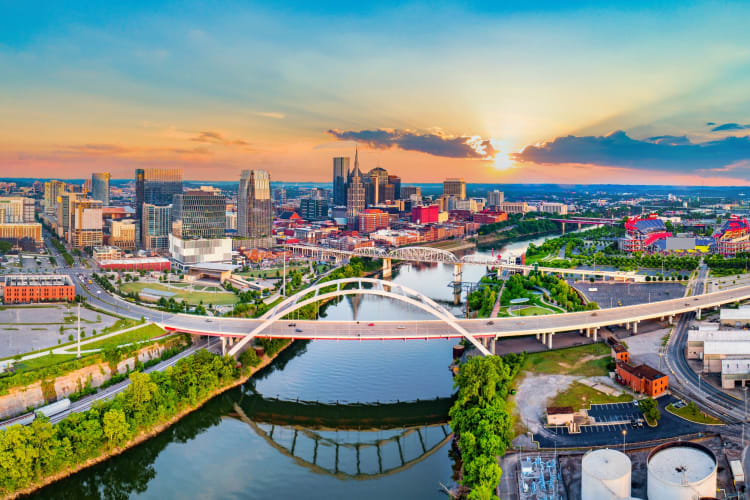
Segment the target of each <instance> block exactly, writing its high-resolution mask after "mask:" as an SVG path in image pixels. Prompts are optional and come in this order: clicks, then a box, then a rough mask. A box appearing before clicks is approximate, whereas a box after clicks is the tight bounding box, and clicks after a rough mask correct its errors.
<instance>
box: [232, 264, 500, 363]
mask: <svg viewBox="0 0 750 500" xmlns="http://www.w3.org/2000/svg"><path fill="white" fill-rule="evenodd" d="M352 285H354V287H352ZM346 295H376V296H380V297H386V298H389V299H394V300H398V301H401V302H404V303H406V304H409V305H412V306H414V307H417V308H419V309H422V310H423V311H426V312H428V313H429V314H431V315H432V316H434V317H435V318H436V319H438V320H440V321H442V322H443V323H445V324H446V325H447V326H449V327H450V328H452V329H453V330H455V331H456V332H458V333H459V334H460V335H461V336H462V337H464V338H466V339H467V340H468V341H469V342H471V343H472V344H474V346H475V347H476V348H477V349H478V350H479V352H481V353H482V354H484V355H489V354H491V353H490V351H489V350H488V349H487V348H486V347H485V346H484V345H483V344H482V342H480V341H479V340H477V339H476V338H474V336H473V335H471V334H470V333H469V332H468V331H466V329H464V327H462V326H461V325H459V324H458V322H457V321H456V317H455V316H453V314H451V312H450V311H448V310H446V309H445V308H444V307H443V306H441V305H440V304H438V303H437V302H435V301H434V300H432V299H431V298H429V297H427V296H425V295H423V294H422V293H420V292H417V291H416V290H412V289H411V288H408V287H406V286H403V285H400V284H395V283H390V282H388V281H383V280H379V279H373V278H344V279H340V280H333V281H326V282H323V283H318V284H316V285H313V286H312V287H310V288H306V289H304V290H302V291H300V292H297V293H296V294H294V295H292V296H290V297H288V298H286V299H284V300H283V301H281V302H280V303H279V304H277V305H276V306H275V307H274V308H272V309H271V310H269V311H268V312H266V313H265V314H264V315H263V316H261V318H260V319H261V323H260V324H259V325H257V326H256V327H255V328H254V329H253V330H252V331H251V332H249V333H248V334H247V335H245V336H244V337H243V338H242V339H241V340H240V341H239V342H238V343H237V344H235V345H234V346H233V347H232V348H231V349H230V350H229V353H228V354H229V355H230V356H234V355H236V354H238V353H239V352H240V350H241V349H242V348H243V347H244V346H245V345H246V344H247V343H248V342H250V341H251V340H252V339H253V338H254V337H257V336H262V333H263V331H264V330H266V329H267V328H269V327H270V326H272V325H273V324H274V323H276V322H277V321H279V320H281V319H283V318H284V317H285V316H288V315H290V314H291V313H293V312H294V311H296V310H298V309H301V308H303V307H305V306H307V305H310V304H315V303H317V302H320V301H326V300H329V299H334V298H336V297H343V296H346Z"/></svg>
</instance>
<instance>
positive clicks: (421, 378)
mask: <svg viewBox="0 0 750 500" xmlns="http://www.w3.org/2000/svg"><path fill="white" fill-rule="evenodd" d="M532 241H534V243H536V244H538V243H541V241H543V238H538V239H536V240H532ZM525 244H527V243H526V242H515V243H512V244H511V245H512V249H511V250H512V253H516V252H521V251H523V248H524V246H525ZM500 251H501V253H503V254H504V253H507V252H508V251H509V249H501V250H500ZM484 272H485V269H484V268H483V267H481V266H464V271H463V279H464V281H478V280H479V278H480V277H481V276H482V275H483V274H484ZM452 280H453V267H452V266H450V265H442V264H437V265H405V266H402V267H400V268H399V269H398V270H397V271H395V272H394V276H393V281H394V282H397V283H400V284H403V285H405V286H408V287H411V288H413V289H416V290H418V291H420V292H422V293H424V294H425V295H428V296H429V297H431V298H433V299H435V300H437V301H439V302H441V303H442V304H444V305H445V306H446V307H450V308H452V309H453V311H454V312H455V313H456V314H457V315H460V314H461V311H462V307H461V306H460V305H459V306H453V289H452V288H451V287H450V286H449V283H450V282H451V281H452ZM325 314H326V315H327V317H328V318H330V319H351V318H356V319H359V320H364V321H376V320H382V319H419V318H427V317H428V315H427V314H426V313H425V312H423V311H421V310H416V309H414V308H412V307H410V306H408V305H405V304H402V303H400V302H394V301H390V300H388V299H384V298H382V297H358V298H356V299H355V298H345V299H343V300H342V301H340V302H339V303H337V304H333V305H331V306H330V307H328V308H327V310H326V313H325ZM454 343H455V340H453V341H448V340H431V341H429V342H428V341H425V342H422V341H408V342H399V341H389V342H377V341H369V342H368V341H366V342H355V341H341V342H334V341H313V342H296V343H295V344H294V345H293V346H292V347H290V348H289V349H287V351H285V352H284V353H282V354H281V355H280V356H279V358H277V360H276V361H275V362H274V363H273V364H272V365H271V366H269V367H268V368H266V369H264V370H263V371H261V372H259V373H258V374H257V375H256V376H255V377H253V378H252V379H251V380H250V381H248V382H247V383H246V384H245V385H244V386H242V387H240V388H236V389H233V390H230V391H227V392H226V393H224V394H222V395H220V396H218V397H217V398H214V399H213V400H211V401H209V402H208V403H207V404H206V405H205V406H204V407H202V408H201V409H199V410H197V411H195V412H193V413H192V414H190V415H188V416H187V417H186V418H184V419H182V420H181V421H180V422H178V423H176V424H175V425H174V426H172V427H171V428H170V429H169V430H167V431H166V432H164V433H162V434H160V435H158V436H156V437H155V438H153V439H151V440H149V441H147V442H145V443H142V444H141V445H139V446H137V447H135V448H133V449H131V450H128V451H126V452H125V453H123V454H122V455H119V456H117V457H114V458H112V459H110V460H108V461H107V462H105V463H102V464H99V465H97V466H94V467H91V468H89V469H86V470H84V471H82V472H80V473H78V474H75V475H73V476H71V477H69V478H67V479H64V480H62V481H59V482H57V483H54V484H52V485H50V486H48V487H46V488H44V489H42V490H40V491H39V492H37V493H36V494H34V495H33V498H54V499H61V498H63V499H68V498H69V499H81V498H117V499H121V498H148V499H151V498H153V499H164V498H206V499H212V498H215V499H224V498H238V499H266V498H305V499H324V498H325V499H330V498H356V499H358V500H369V499H373V500H375V499H383V498H393V499H396V498H409V499H435V498H446V496H445V494H444V493H443V492H442V491H441V490H442V486H441V485H446V486H450V485H452V484H453V478H452V474H453V462H452V459H451V457H450V438H449V433H450V428H449V427H448V425H447V424H446V423H445V421H446V420H447V409H448V408H449V407H450V403H451V401H450V398H451V395H452V394H453V379H452V377H451V374H450V371H449V369H448V366H449V364H450V362H451V347H452V345H453V344H454Z"/></svg>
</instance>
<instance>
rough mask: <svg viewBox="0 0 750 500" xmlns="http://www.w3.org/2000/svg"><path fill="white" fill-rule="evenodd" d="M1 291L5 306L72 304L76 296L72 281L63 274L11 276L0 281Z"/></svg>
mask: <svg viewBox="0 0 750 500" xmlns="http://www.w3.org/2000/svg"><path fill="white" fill-rule="evenodd" d="M2 291H3V294H2V295H3V302H4V303H5V304H24V303H29V302H57V301H63V300H67V301H68V302H72V301H73V300H74V299H75V296H76V289H75V285H74V284H73V280H71V279H70V276H67V275H64V274H52V275H33V276H32V275H24V274H11V275H8V276H5V277H4V278H3V279H2Z"/></svg>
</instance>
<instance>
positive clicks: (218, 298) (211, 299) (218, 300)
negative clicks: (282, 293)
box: [120, 282, 238, 306]
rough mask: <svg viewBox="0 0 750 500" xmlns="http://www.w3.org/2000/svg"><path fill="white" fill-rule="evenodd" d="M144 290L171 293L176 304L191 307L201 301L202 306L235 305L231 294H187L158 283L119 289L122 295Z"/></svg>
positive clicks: (125, 284)
mask: <svg viewBox="0 0 750 500" xmlns="http://www.w3.org/2000/svg"><path fill="white" fill-rule="evenodd" d="M144 288H150V289H152V290H161V291H164V292H172V293H174V296H173V297H174V300H176V301H178V302H182V300H183V299H184V300H186V301H187V302H188V304H191V305H197V304H200V303H201V301H203V305H204V306H208V304H214V305H232V304H236V303H237V301H238V300H237V296H236V295H235V294H233V293H231V292H218V293H211V292H192V293H191V292H189V291H187V290H180V289H176V288H174V287H170V288H167V287H166V285H161V284H159V283H140V282H136V283H123V284H122V286H121V287H120V289H121V290H122V291H123V292H124V293H130V292H136V293H140V291H141V290H143V289H144Z"/></svg>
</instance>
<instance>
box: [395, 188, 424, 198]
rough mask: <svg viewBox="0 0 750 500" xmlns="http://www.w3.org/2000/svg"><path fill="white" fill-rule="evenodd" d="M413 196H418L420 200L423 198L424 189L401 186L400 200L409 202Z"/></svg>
mask: <svg viewBox="0 0 750 500" xmlns="http://www.w3.org/2000/svg"><path fill="white" fill-rule="evenodd" d="M412 195H414V196H417V197H418V198H421V197H422V188H421V187H419V186H401V196H400V199H402V200H409V199H411V197H412Z"/></svg>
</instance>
